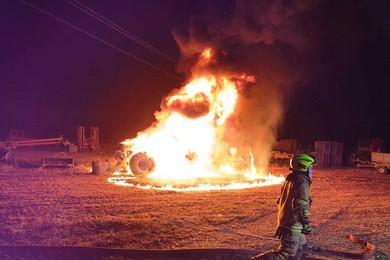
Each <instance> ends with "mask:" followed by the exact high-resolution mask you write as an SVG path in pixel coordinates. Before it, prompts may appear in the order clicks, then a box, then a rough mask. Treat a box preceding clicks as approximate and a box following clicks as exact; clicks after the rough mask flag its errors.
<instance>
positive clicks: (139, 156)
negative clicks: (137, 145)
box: [130, 153, 155, 177]
mask: <svg viewBox="0 0 390 260" xmlns="http://www.w3.org/2000/svg"><path fill="white" fill-rule="evenodd" d="M154 165H155V164H154V161H153V160H152V159H151V158H149V157H148V156H147V155H146V153H136V154H134V155H133V156H132V157H131V158H130V170H131V172H132V173H134V174H135V175H136V176H139V177H146V176H147V175H148V174H149V173H151V172H152V171H153V170H154Z"/></svg>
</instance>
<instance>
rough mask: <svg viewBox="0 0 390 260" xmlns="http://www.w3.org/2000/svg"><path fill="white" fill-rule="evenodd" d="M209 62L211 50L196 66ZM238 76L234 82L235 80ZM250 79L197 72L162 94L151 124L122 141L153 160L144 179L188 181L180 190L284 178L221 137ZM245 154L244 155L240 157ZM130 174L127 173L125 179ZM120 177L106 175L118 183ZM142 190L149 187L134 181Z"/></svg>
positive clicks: (260, 183) (169, 185) (239, 185)
mask: <svg viewBox="0 0 390 260" xmlns="http://www.w3.org/2000/svg"><path fill="white" fill-rule="evenodd" d="M210 62H213V56H212V50H211V49H207V50H205V51H204V52H203V54H202V55H201V56H200V59H199V61H198V66H204V65H206V64H208V63H210ZM238 79H239V80H238ZM245 81H247V82H253V81H254V77H253V76H251V75H249V76H248V75H246V74H244V75H227V74H221V73H218V74H216V73H214V74H212V73H204V72H203V73H202V75H201V76H198V77H194V78H193V79H192V80H191V81H189V83H188V84H186V85H185V86H183V87H182V88H181V89H179V90H176V91H174V92H172V93H171V95H169V96H167V97H166V98H165V99H164V100H163V102H162V110H161V111H159V112H156V115H155V116H156V120H157V122H156V123H155V124H153V125H152V126H151V127H149V128H148V129H146V130H144V131H142V132H140V133H138V135H137V137H136V138H134V139H128V140H125V141H123V142H122V143H123V144H124V145H126V147H127V149H128V150H130V151H131V154H137V153H146V155H147V156H148V157H149V158H151V159H152V160H153V161H154V163H155V166H154V169H153V171H152V172H150V174H148V176H147V178H148V179H149V180H153V182H155V181H156V180H159V181H162V182H164V183H165V186H163V188H161V189H176V188H175V187H173V186H172V185H174V184H177V183H180V184H183V183H190V184H191V185H190V186H188V185H187V187H186V188H183V190H193V189H199V190H211V189H232V188H247V187H251V186H264V185H267V184H268V185H269V184H275V183H280V182H281V181H282V180H283V179H284V178H283V177H275V176H272V175H269V174H268V173H266V170H265V169H256V167H255V166H254V165H255V163H254V161H255V155H253V154H252V152H251V151H250V150H248V151H242V150H241V147H234V146H231V145H230V144H229V143H228V142H227V141H226V140H227V139H229V137H228V138H226V135H227V133H228V128H229V127H231V126H229V119H230V118H231V117H232V116H233V115H234V112H235V108H236V106H237V100H238V97H239V88H240V87H241V85H242V83H243V82H245ZM243 153H246V154H247V155H248V156H247V157H249V158H250V159H248V160H245V159H243V158H242V157H241V156H240V154H243ZM131 178H133V177H131ZM124 180H125V179H124V178H118V177H116V178H112V179H111V181H113V182H116V183H117V184H121V185H134V184H128V183H127V182H125V181H124ZM126 183H127V184H126ZM138 186H139V187H143V188H150V187H153V186H152V185H150V184H148V185H144V186H142V185H138Z"/></svg>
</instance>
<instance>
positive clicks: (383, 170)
mask: <svg viewBox="0 0 390 260" xmlns="http://www.w3.org/2000/svg"><path fill="white" fill-rule="evenodd" d="M376 170H377V172H379V173H387V168H386V167H385V166H379V167H378V168H376Z"/></svg>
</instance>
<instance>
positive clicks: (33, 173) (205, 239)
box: [0, 154, 390, 259]
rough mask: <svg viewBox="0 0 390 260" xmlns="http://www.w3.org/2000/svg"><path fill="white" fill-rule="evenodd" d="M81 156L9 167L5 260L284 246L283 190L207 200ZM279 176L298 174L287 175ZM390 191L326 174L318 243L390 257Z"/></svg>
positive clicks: (2, 203) (0, 181)
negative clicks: (118, 178) (93, 251)
mask: <svg viewBox="0 0 390 260" xmlns="http://www.w3.org/2000/svg"><path fill="white" fill-rule="evenodd" d="M19 156H20V157H19V158H21V157H22V156H23V155H22V154H20V155H19ZM72 156H74V157H75V158H76V165H75V167H74V168H72V169H68V170H65V169H54V168H53V169H50V168H49V169H44V168H41V167H36V166H33V165H34V163H32V161H31V160H32V159H31V158H30V161H28V160H25V161H24V165H22V164H21V165H10V164H4V163H3V164H0V186H1V193H0V225H1V229H0V258H1V259H82V258H78V257H77V256H76V257H73V258H72V257H71V256H69V255H68V257H66V258H64V257H59V258H56V256H53V255H52V256H51V257H47V256H45V255H40V256H39V257H37V256H36V255H35V256H34V257H32V258H30V257H29V256H28V255H26V254H24V255H23V247H22V246H32V247H34V246H40V248H41V249H42V250H43V248H46V247H44V246H57V247H58V246H65V247H66V248H65V249H62V250H63V251H62V252H64V251H66V250H70V249H69V248H81V247H88V248H106V249H112V250H113V249H148V250H152V249H216V248H225V249H226V248H228V249H246V250H255V251H265V250H269V249H271V248H275V247H277V245H278V241H276V240H271V239H268V238H269V237H273V234H274V232H275V219H276V199H277V197H278V195H279V189H280V185H273V186H267V187H257V188H250V189H244V190H230V191H198V192H188V191H187V192H176V191H159V190H155V189H139V188H135V187H125V186H119V185H114V184H112V183H110V182H109V181H108V178H109V177H112V175H111V173H110V172H107V173H100V174H91V173H90V166H91V161H92V160H96V159H98V160H108V161H112V158H110V157H105V156H104V155H99V154H95V155H93V157H91V155H89V156H86V155H80V154H73V155H72ZM20 161H21V160H20ZM270 170H271V171H272V172H274V173H275V175H280V174H281V175H286V174H287V173H288V170H287V168H277V169H276V168H274V169H270ZM389 184H390V175H389V174H387V175H386V174H379V173H376V172H375V170H373V169H358V168H347V167H346V168H338V169H316V170H315V174H314V177H313V184H312V187H311V195H312V197H313V205H312V224H313V232H312V234H311V235H310V236H309V243H310V245H312V246H316V245H317V246H321V247H324V248H329V249H333V250H337V251H344V252H351V253H357V254H360V253H363V249H362V246H360V245H357V244H355V243H353V242H351V241H350V240H348V239H347V238H346V237H347V236H348V235H349V234H354V235H359V238H361V239H362V240H364V241H368V242H370V243H372V244H373V245H374V246H375V247H376V249H377V250H376V253H375V259H390V193H389V188H388V187H389ZM253 235H254V236H253ZM255 236H257V237H255ZM261 237H265V238H261ZM12 246H15V247H12ZM10 248H12V253H10ZM37 250H38V251H39V248H38V249H37ZM112 252H114V251H112ZM310 255H312V256H313V257H316V259H345V258H342V257H335V256H330V255H327V254H323V253H318V252H313V251H311V252H310ZM62 256H64V255H62ZM90 258H93V259H132V258H131V257H130V258H129V257H116V258H115V256H114V255H113V256H110V257H107V256H106V257H105V258H104V257H98V256H96V255H95V256H94V257H90ZM134 259H137V258H134ZM145 259H146V258H145ZM148 259H149V258H148ZM150 259H151V258H150ZM182 259H186V257H183V258H182ZM188 259H190V258H188ZM191 259H197V258H191ZM202 259H207V258H202ZM220 259H223V257H222V258H220ZM236 259H237V258H236Z"/></svg>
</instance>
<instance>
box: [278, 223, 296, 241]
mask: <svg viewBox="0 0 390 260" xmlns="http://www.w3.org/2000/svg"><path fill="white" fill-rule="evenodd" d="M291 235H292V233H291V230H290V229H289V228H287V227H283V226H280V227H278V229H277V230H276V233H275V237H277V238H278V239H282V238H283V237H290V236H291Z"/></svg>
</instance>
